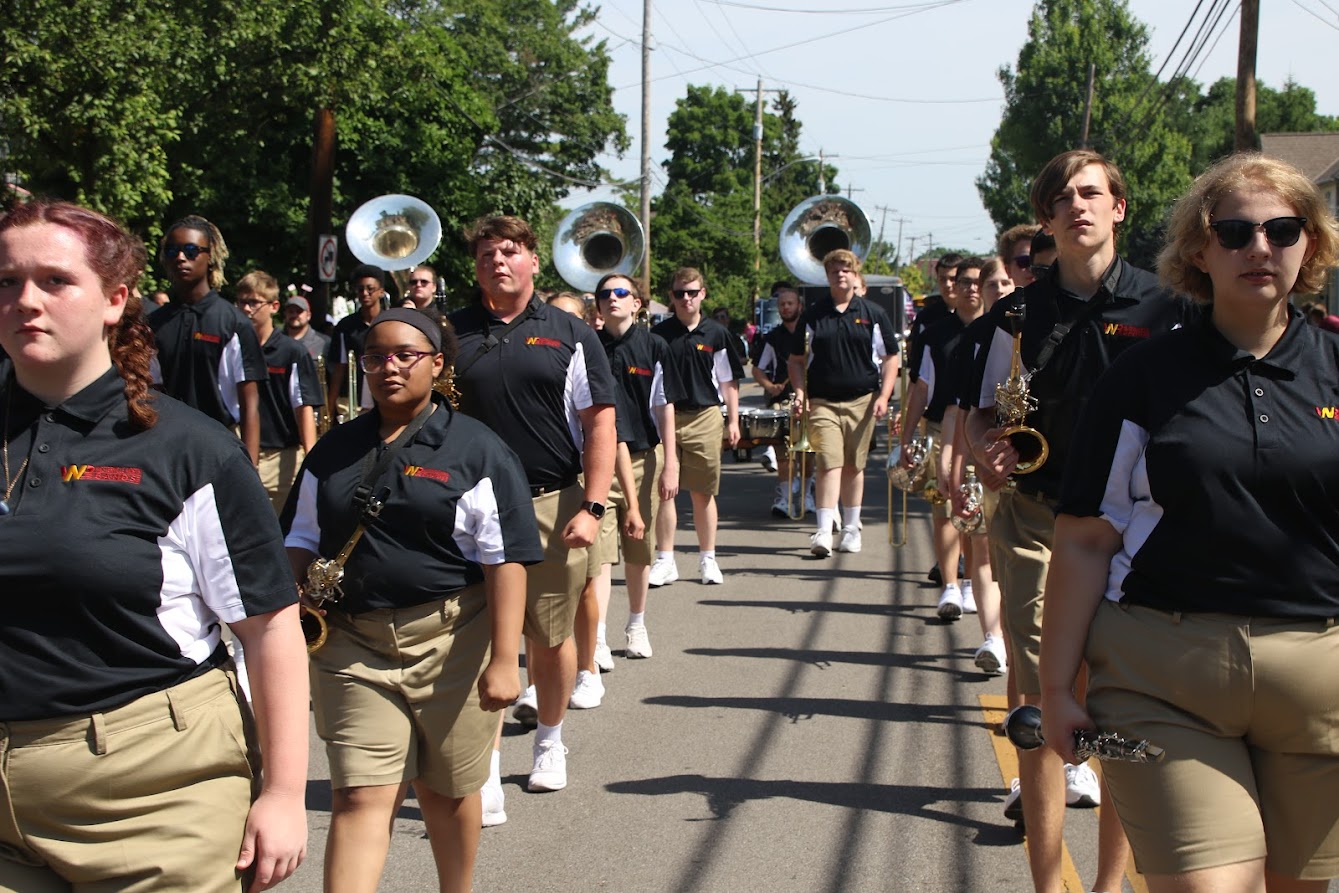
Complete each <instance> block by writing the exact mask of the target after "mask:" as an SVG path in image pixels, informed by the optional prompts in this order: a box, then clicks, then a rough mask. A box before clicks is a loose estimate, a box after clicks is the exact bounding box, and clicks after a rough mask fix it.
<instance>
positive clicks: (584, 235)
mask: <svg viewBox="0 0 1339 893" xmlns="http://www.w3.org/2000/svg"><path fill="white" fill-rule="evenodd" d="M645 253H646V236H645V235H644V234H643V232H642V224H641V221H639V220H638V219H637V217H636V216H635V215H634V214H633V213H632V212H631V211H629V210H628V209H627V208H625V207H623V206H622V205H618V204H614V203H613V202H591V203H590V204H586V205H582V206H581V207H579V208H577V209H576V210H574V211H571V212H569V213H568V214H567V216H565V217H563V219H562V221H561V222H560V223H559V224H558V230H557V232H555V233H554V234H553V265H554V267H556V268H557V270H558V275H559V276H561V277H563V281H564V282H566V283H567V284H568V285H570V286H572V287H573V288H575V289H577V290H578V291H582V292H593V291H595V286H596V285H598V284H599V282H600V280H601V279H603V278H604V277H605V276H607V275H609V274H611V273H617V274H619V275H620V276H629V277H631V276H632V275H633V274H634V273H635V272H636V270H637V268H638V267H640V266H641V264H642V257H643V255H644V254H645Z"/></svg>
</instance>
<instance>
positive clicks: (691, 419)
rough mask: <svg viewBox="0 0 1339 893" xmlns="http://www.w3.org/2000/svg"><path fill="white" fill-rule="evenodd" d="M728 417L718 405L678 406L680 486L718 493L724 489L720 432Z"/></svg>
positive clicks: (676, 424)
mask: <svg viewBox="0 0 1339 893" xmlns="http://www.w3.org/2000/svg"><path fill="white" fill-rule="evenodd" d="M724 431H725V417H724V416H723V415H721V408H720V407H719V406H708V407H707V408H706V409H688V410H675V412H674V438H675V444H674V448H675V450H677V451H678V454H679V486H680V488H681V489H684V490H691V491H692V492H694V493H705V494H707V495H708V496H715V495H716V494H717V493H719V492H720V490H721V435H722V432H724Z"/></svg>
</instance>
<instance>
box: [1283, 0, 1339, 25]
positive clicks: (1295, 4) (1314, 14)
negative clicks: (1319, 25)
mask: <svg viewBox="0 0 1339 893" xmlns="http://www.w3.org/2000/svg"><path fill="white" fill-rule="evenodd" d="M1320 2H1321V3H1323V4H1324V5H1325V8H1326V9H1328V10H1329V11H1330V12H1334V7H1332V6H1330V4H1328V3H1325V0H1320ZM1293 5H1294V6H1296V7H1297V8H1298V9H1300V10H1303V11H1304V12H1309V13H1311V14H1312V15H1313V16H1315V17H1316V18H1318V19H1320V20H1321V21H1322V22H1324V23H1325V24H1327V25H1329V26H1330V27H1331V28H1333V29H1334V30H1336V31H1339V25H1336V24H1335V23H1334V22H1331V21H1330V20H1329V19H1327V18H1325V17H1324V16H1323V15H1321V14H1320V13H1318V12H1316V11H1315V10H1314V9H1307V8H1306V7H1305V6H1303V5H1302V4H1301V3H1299V2H1298V0H1293ZM1335 14H1336V15H1339V13H1335Z"/></svg>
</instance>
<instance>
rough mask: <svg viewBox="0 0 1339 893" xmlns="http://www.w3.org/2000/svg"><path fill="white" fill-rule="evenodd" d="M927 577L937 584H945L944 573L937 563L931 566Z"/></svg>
mask: <svg viewBox="0 0 1339 893" xmlns="http://www.w3.org/2000/svg"><path fill="white" fill-rule="evenodd" d="M925 579H927V580H929V581H930V582H931V583H933V584H935V585H936V586H943V585H944V575H943V574H942V573H941V572H940V570H939V565H937V564H936V565H935V566H934V567H932V568H930V572H929V573H928V574H926V575H925Z"/></svg>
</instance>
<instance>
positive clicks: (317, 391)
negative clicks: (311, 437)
mask: <svg viewBox="0 0 1339 893" xmlns="http://www.w3.org/2000/svg"><path fill="white" fill-rule="evenodd" d="M261 349H262V350H264V352H265V371H266V372H268V373H269V378H267V379H266V380H265V382H264V383H263V384H262V385H261V386H260V446H261V448H262V449H266V450H282V449H284V448H286V447H291V446H297V445H299V444H300V443H302V438H301V436H300V432H299V431H298V420H297V416H296V415H295V414H294V413H295V412H296V410H297V408H298V407H299V406H324V405H325V397H324V396H323V395H322V393H321V385H320V383H319V382H318V381H317V380H316V363H314V362H313V361H312V358H311V355H310V354H308V353H307V351H306V350H304V349H303V348H302V345H301V343H299V342H297V341H294V340H293V339H292V338H289V337H288V336H287V335H285V334H284V333H283V332H281V331H279V330H278V329H275V330H274V331H273V332H271V333H270V337H269V338H268V339H266V341H265V343H264V344H263V345H262V347H261Z"/></svg>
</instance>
